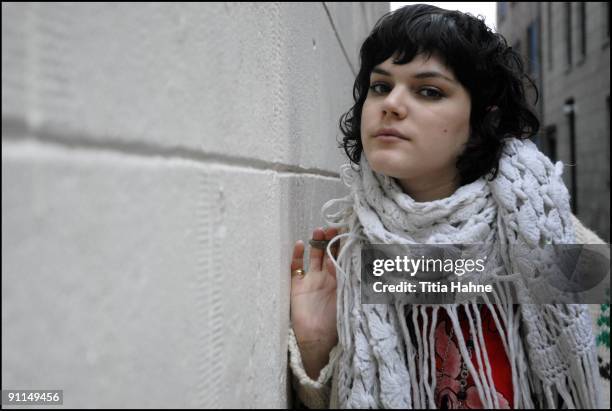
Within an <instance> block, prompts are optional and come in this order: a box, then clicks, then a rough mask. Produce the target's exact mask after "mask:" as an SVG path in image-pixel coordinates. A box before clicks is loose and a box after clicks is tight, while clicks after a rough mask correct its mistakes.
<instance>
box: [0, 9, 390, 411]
mask: <svg viewBox="0 0 612 411" xmlns="http://www.w3.org/2000/svg"><path fill="white" fill-rule="evenodd" d="M388 10H389V3H376V4H373V3H306V4H304V3H293V4H279V3H263V4H259V3H257V4H255V3H244V4H235V3H205V4H192V3H189V4H180V3H172V4H133V3H132V4H102V3H98V4H15V3H2V198H3V200H2V225H3V228H2V257H3V258H2V336H3V338H2V377H3V378H2V388H3V389H63V390H64V405H65V406H67V407H83V408H93V407H145V408H152V407H161V408H165V407H255V408H262V407H271V408H284V407H286V406H287V404H288V403H290V402H291V398H290V395H289V391H288V378H287V377H288V374H287V353H286V349H287V345H286V335H287V327H288V322H289V288H290V282H289V268H288V267H289V262H290V256H291V250H292V246H293V243H294V242H295V241H296V240H298V239H300V238H301V239H307V238H308V236H309V235H310V231H311V230H312V229H313V228H314V227H316V226H318V225H322V220H321V217H320V207H321V205H322V204H323V203H324V202H325V201H326V200H328V199H330V198H332V197H338V196H339V195H341V194H344V193H345V187H344V186H343V185H342V184H341V183H340V182H339V179H338V166H339V165H340V164H341V163H343V162H344V161H345V160H344V157H343V153H342V152H341V150H340V149H338V148H337V143H336V140H337V139H339V136H340V133H339V130H338V118H339V116H340V115H341V114H342V113H343V112H345V111H346V110H347V109H348V108H349V107H350V106H351V105H352V96H351V94H352V84H353V78H354V74H355V70H357V68H358V55H357V52H358V48H359V46H360V43H361V41H362V40H363V38H365V36H366V35H367V33H368V32H369V30H370V29H371V28H372V26H373V24H374V23H375V22H376V20H377V19H378V18H379V17H380V16H381V15H382V14H384V13H385V12H387V11H388Z"/></svg>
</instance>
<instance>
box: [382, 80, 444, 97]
mask: <svg viewBox="0 0 612 411" xmlns="http://www.w3.org/2000/svg"><path fill="white" fill-rule="evenodd" d="M379 87H383V89H386V88H389V87H388V86H387V85H386V84H385V83H375V84H372V85H371V86H370V90H372V91H373V92H374V94H383V93H384V91H381V90H380V89H379ZM422 92H427V94H422ZM419 94H420V95H421V96H423V97H427V98H429V99H432V100H438V99H441V98H442V97H444V94H442V93H441V92H440V91H438V90H436V89H435V88H422V89H421V90H419Z"/></svg>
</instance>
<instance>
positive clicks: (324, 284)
mask: <svg viewBox="0 0 612 411" xmlns="http://www.w3.org/2000/svg"><path fill="white" fill-rule="evenodd" d="M337 234H338V230H337V229H335V228H328V229H327V230H325V231H324V230H323V229H321V228H317V229H315V230H314V232H313V234H312V238H313V239H315V240H331V239H332V238H334V237H335V236H336V235H337ZM338 248H339V247H338V245H337V244H336V245H334V247H332V255H333V256H334V258H336V256H337V252H338ZM303 262H304V243H303V242H302V241H301V240H300V241H298V242H296V244H295V246H294V248H293V258H292V260H291V271H292V272H293V270H295V269H298V268H302V269H303V268H304V265H303ZM291 322H292V324H293V331H294V333H295V336H296V339H297V342H298V345H299V346H300V350H301V351H302V352H304V351H305V350H306V351H308V350H310V351H311V352H318V353H327V354H329V352H330V351H331V349H332V348H333V347H334V346H335V345H336V344H337V342H338V330H337V328H336V268H335V266H334V265H333V263H332V262H331V259H330V258H329V256H327V252H326V250H320V249H317V248H314V247H312V248H311V249H310V264H309V268H308V272H306V274H305V275H304V277H302V278H300V277H299V276H297V275H296V276H293V277H292V278H291Z"/></svg>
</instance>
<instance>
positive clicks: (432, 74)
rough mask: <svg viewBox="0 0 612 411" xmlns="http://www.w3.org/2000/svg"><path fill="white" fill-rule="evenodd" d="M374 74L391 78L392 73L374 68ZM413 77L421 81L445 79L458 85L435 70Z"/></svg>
mask: <svg viewBox="0 0 612 411" xmlns="http://www.w3.org/2000/svg"><path fill="white" fill-rule="evenodd" d="M372 73H378V74H382V75H383V76H389V77H391V73H389V72H388V71H387V70H384V69H382V68H380V67H374V68H373V69H372ZM413 77H414V78H419V79H421V78H436V77H437V78H442V79H444V80H446V81H449V82H451V83H456V81H455V80H452V79H450V78H448V77H446V76H445V75H444V74H442V73H440V72H439V71H434V70H431V71H422V72H420V73H416V74H415V75H414V76H413Z"/></svg>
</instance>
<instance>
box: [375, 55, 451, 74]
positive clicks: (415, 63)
mask: <svg viewBox="0 0 612 411" xmlns="http://www.w3.org/2000/svg"><path fill="white" fill-rule="evenodd" d="M396 57H397V56H396V55H393V56H391V57H389V58H388V59H386V60H385V61H383V62H382V63H380V64H378V65H377V66H375V67H374V68H375V69H376V68H378V69H382V70H383V71H386V72H388V73H391V74H395V73H398V74H403V73H416V72H420V71H424V70H427V71H437V72H439V73H441V74H443V75H445V76H447V77H449V78H450V79H453V80H454V79H455V76H454V75H453V72H452V70H451V69H449V68H448V67H446V66H445V65H444V63H443V62H442V59H441V58H440V57H438V56H437V55H436V54H435V53H434V54H432V55H431V56H430V57H429V58H427V56H425V55H424V54H418V55H416V56H415V57H414V58H413V59H412V61H410V62H408V63H406V64H394V63H393V60H394V59H395V58H396ZM371 74H374V70H373V71H372V73H371Z"/></svg>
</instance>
